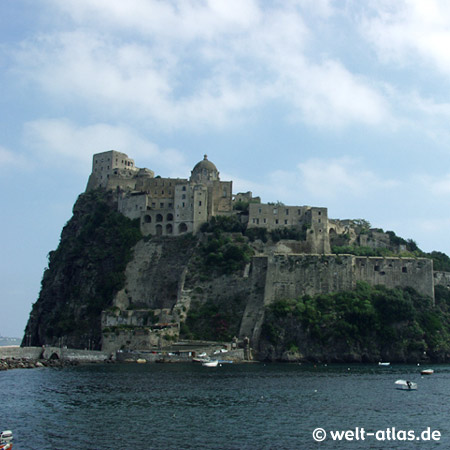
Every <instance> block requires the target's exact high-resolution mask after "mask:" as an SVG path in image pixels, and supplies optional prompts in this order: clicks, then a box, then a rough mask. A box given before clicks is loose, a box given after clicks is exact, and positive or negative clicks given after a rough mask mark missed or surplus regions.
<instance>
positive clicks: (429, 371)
mask: <svg viewBox="0 0 450 450" xmlns="http://www.w3.org/2000/svg"><path fill="white" fill-rule="evenodd" d="M433 373H434V370H433V369H423V370H421V371H420V375H433Z"/></svg>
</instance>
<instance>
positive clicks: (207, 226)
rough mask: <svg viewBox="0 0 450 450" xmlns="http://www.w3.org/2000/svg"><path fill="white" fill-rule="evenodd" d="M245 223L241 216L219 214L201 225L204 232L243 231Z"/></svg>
mask: <svg viewBox="0 0 450 450" xmlns="http://www.w3.org/2000/svg"><path fill="white" fill-rule="evenodd" d="M244 229H245V225H244V224H242V223H241V220H240V218H239V216H235V215H233V216H217V217H212V218H211V220H210V221H209V222H207V223H204V224H203V225H202V226H201V227H200V231H202V232H203V233H216V234H220V233H222V232H225V233H242V232H243V231H244Z"/></svg>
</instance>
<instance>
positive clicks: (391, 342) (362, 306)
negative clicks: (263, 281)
mask: <svg viewBox="0 0 450 450" xmlns="http://www.w3.org/2000/svg"><path fill="white" fill-rule="evenodd" d="M449 331H450V293H449V291H448V290H446V289H441V288H440V287H439V286H438V287H437V289H436V308H435V307H433V305H432V301H431V299H429V298H427V297H423V296H421V295H419V294H418V293H417V292H416V291H414V290H413V289H412V288H405V289H399V288H397V289H387V288H385V287H383V286H377V287H371V286H369V285H368V284H366V283H359V284H358V286H357V288H356V289H355V290H354V291H348V292H340V293H334V294H328V295H325V294H322V295H317V296H315V297H310V296H303V297H301V298H298V299H289V300H281V301H278V302H276V303H274V304H272V305H270V307H268V310H267V314H266V319H265V323H264V326H263V332H262V337H263V339H265V340H267V341H268V342H269V343H271V344H272V345H275V346H282V347H283V348H285V349H289V348H292V346H293V345H294V346H297V347H298V348H300V349H303V351H305V343H308V344H306V345H311V346H312V347H316V349H317V348H319V349H322V351H323V352H325V353H326V349H327V348H330V347H331V348H341V349H345V350H346V351H348V352H356V353H358V352H366V353H368V354H371V355H377V354H383V352H387V353H390V354H392V355H394V354H396V355H403V357H404V358H405V359H406V360H407V359H408V358H409V357H412V355H414V358H418V357H421V356H422V355H423V352H427V354H428V355H429V356H431V357H432V358H434V359H436V360H443V359H444V358H445V355H446V353H448V352H449V351H450V332H449ZM345 350H343V351H345ZM319 352H320V351H319Z"/></svg>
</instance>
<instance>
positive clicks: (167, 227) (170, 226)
mask: <svg viewBox="0 0 450 450" xmlns="http://www.w3.org/2000/svg"><path fill="white" fill-rule="evenodd" d="M172 233H173V227H172V224H171V223H168V224H167V225H166V234H172Z"/></svg>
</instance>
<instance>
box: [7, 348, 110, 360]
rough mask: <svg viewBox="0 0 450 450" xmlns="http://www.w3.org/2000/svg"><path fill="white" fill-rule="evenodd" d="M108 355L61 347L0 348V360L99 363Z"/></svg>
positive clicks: (94, 351)
mask: <svg viewBox="0 0 450 450" xmlns="http://www.w3.org/2000/svg"><path fill="white" fill-rule="evenodd" d="M109 356H110V355H109V354H108V353H105V352H100V351H96V350H77V349H68V348H64V347H63V348H61V347H50V346H45V347H0V359H8V358H16V359H19V358H20V359H29V360H38V359H60V360H62V361H78V362H101V361H105V360H107V359H108V358H109Z"/></svg>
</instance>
